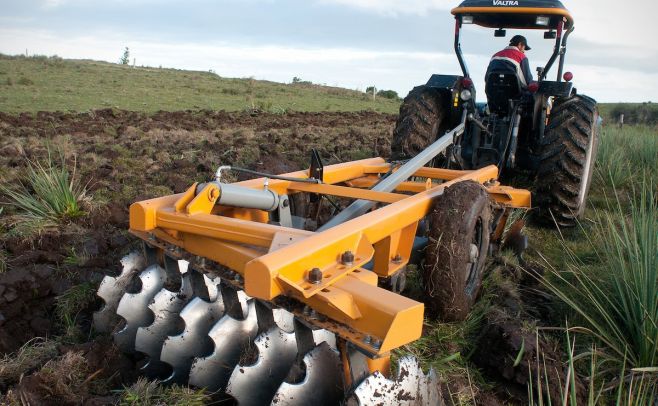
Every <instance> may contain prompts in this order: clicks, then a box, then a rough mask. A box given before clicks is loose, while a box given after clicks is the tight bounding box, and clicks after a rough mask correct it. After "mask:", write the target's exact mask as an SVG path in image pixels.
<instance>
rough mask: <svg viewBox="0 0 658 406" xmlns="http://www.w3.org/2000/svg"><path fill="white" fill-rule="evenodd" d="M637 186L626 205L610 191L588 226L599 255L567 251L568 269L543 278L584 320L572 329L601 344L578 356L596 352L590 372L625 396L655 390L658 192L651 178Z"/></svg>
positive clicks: (650, 393) (653, 395)
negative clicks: (585, 257)
mask: <svg viewBox="0 0 658 406" xmlns="http://www.w3.org/2000/svg"><path fill="white" fill-rule="evenodd" d="M634 188H635V190H634V191H632V192H631V198H630V203H629V204H628V205H624V204H622V203H621V200H620V197H619V196H618V195H617V194H615V198H607V199H606V202H607V204H608V208H607V210H605V211H603V210H600V211H597V212H596V213H595V215H594V220H595V221H594V225H593V226H592V228H591V229H590V233H589V234H587V233H583V234H584V235H585V236H586V238H587V239H588V241H589V244H590V245H591V247H592V249H593V251H594V253H595V256H596V259H597V261H595V263H590V264H589V265H588V264H585V263H583V262H582V261H579V260H578V257H577V256H576V255H575V253H573V252H570V251H568V250H567V251H568V254H569V255H570V261H569V263H568V265H567V268H566V269H565V270H564V271H557V270H555V269H553V272H551V273H550V274H549V275H550V277H548V278H545V279H544V283H545V285H546V286H547V287H548V288H549V289H550V290H551V291H552V292H553V293H554V294H555V295H556V296H557V297H558V298H559V299H561V300H562V301H563V302H564V303H566V304H567V305H568V307H569V308H570V309H572V310H573V311H574V312H575V313H576V315H577V317H578V322H579V325H580V326H579V327H575V328H571V331H574V332H579V333H583V334H585V335H587V336H589V337H590V338H591V339H592V342H593V343H594V344H595V345H596V350H589V351H584V352H582V353H580V354H577V355H576V356H575V357H574V358H575V359H579V358H582V357H588V356H592V355H595V356H596V358H597V359H598V364H599V368H598V369H597V371H596V376H595V377H593V378H594V379H599V380H601V379H603V380H606V381H607V382H608V385H607V389H608V390H609V391H612V390H613V389H614V390H617V391H618V393H619V394H618V400H619V401H621V402H622V403H627V402H626V401H623V400H622V399H627V400H629V399H630V400H633V399H636V400H637V399H644V400H646V399H654V400H655V399H656V397H658V393H657V392H656V391H657V390H658V389H657V388H658V196H657V194H658V193H657V192H656V184H655V182H654V181H653V179H651V178H644V180H642V181H640V182H638V183H637V184H635V185H634ZM583 231H585V230H583ZM565 248H566V247H565ZM631 383H634V384H631ZM627 404H642V403H636V402H635V401H632V402H631V403H627Z"/></svg>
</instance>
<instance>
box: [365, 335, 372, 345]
mask: <svg viewBox="0 0 658 406" xmlns="http://www.w3.org/2000/svg"><path fill="white" fill-rule="evenodd" d="M363 343H364V344H365V345H370V344H371V343H372V337H370V336H365V337H363Z"/></svg>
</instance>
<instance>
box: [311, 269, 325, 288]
mask: <svg viewBox="0 0 658 406" xmlns="http://www.w3.org/2000/svg"><path fill="white" fill-rule="evenodd" d="M308 281H309V283H312V284H314V285H317V284H318V283H320V282H322V271H321V270H320V268H313V269H311V270H310V271H309V272H308Z"/></svg>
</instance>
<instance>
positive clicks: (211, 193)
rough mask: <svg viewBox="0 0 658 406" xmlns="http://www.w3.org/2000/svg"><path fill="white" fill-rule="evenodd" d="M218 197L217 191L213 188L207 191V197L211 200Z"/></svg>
mask: <svg viewBox="0 0 658 406" xmlns="http://www.w3.org/2000/svg"><path fill="white" fill-rule="evenodd" d="M218 197H219V191H218V190H217V189H215V188H212V189H210V191H209V192H208V198H209V199H210V200H211V201H213V200H215V199H217V198H218Z"/></svg>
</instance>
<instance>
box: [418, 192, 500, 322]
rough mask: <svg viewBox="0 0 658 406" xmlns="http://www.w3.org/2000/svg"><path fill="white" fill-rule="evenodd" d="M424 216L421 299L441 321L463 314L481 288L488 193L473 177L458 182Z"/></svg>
mask: <svg viewBox="0 0 658 406" xmlns="http://www.w3.org/2000/svg"><path fill="white" fill-rule="evenodd" d="M428 219H429V242H428V245H427V249H426V252H425V264H424V268H423V290H424V293H425V305H426V306H427V307H428V309H429V312H430V314H431V315H432V316H434V317H439V318H440V319H442V320H444V321H459V320H464V319H465V318H466V316H468V313H469V312H470V310H471V307H472V306H473V303H474V302H475V299H476V298H477V295H478V293H479V291H480V286H481V285H482V277H483V274H484V266H485V261H486V259H487V254H488V250H489V239H490V235H491V223H492V209H491V200H490V198H489V194H488V193H487V191H486V190H485V189H484V187H483V186H482V185H480V184H478V183H476V182H473V181H464V182H459V183H456V184H454V185H452V186H450V187H448V188H446V189H445V191H444V193H443V195H441V196H440V197H438V198H437V199H436V200H435V202H434V204H433V206H432V210H431V212H430V213H429V214H428Z"/></svg>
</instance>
